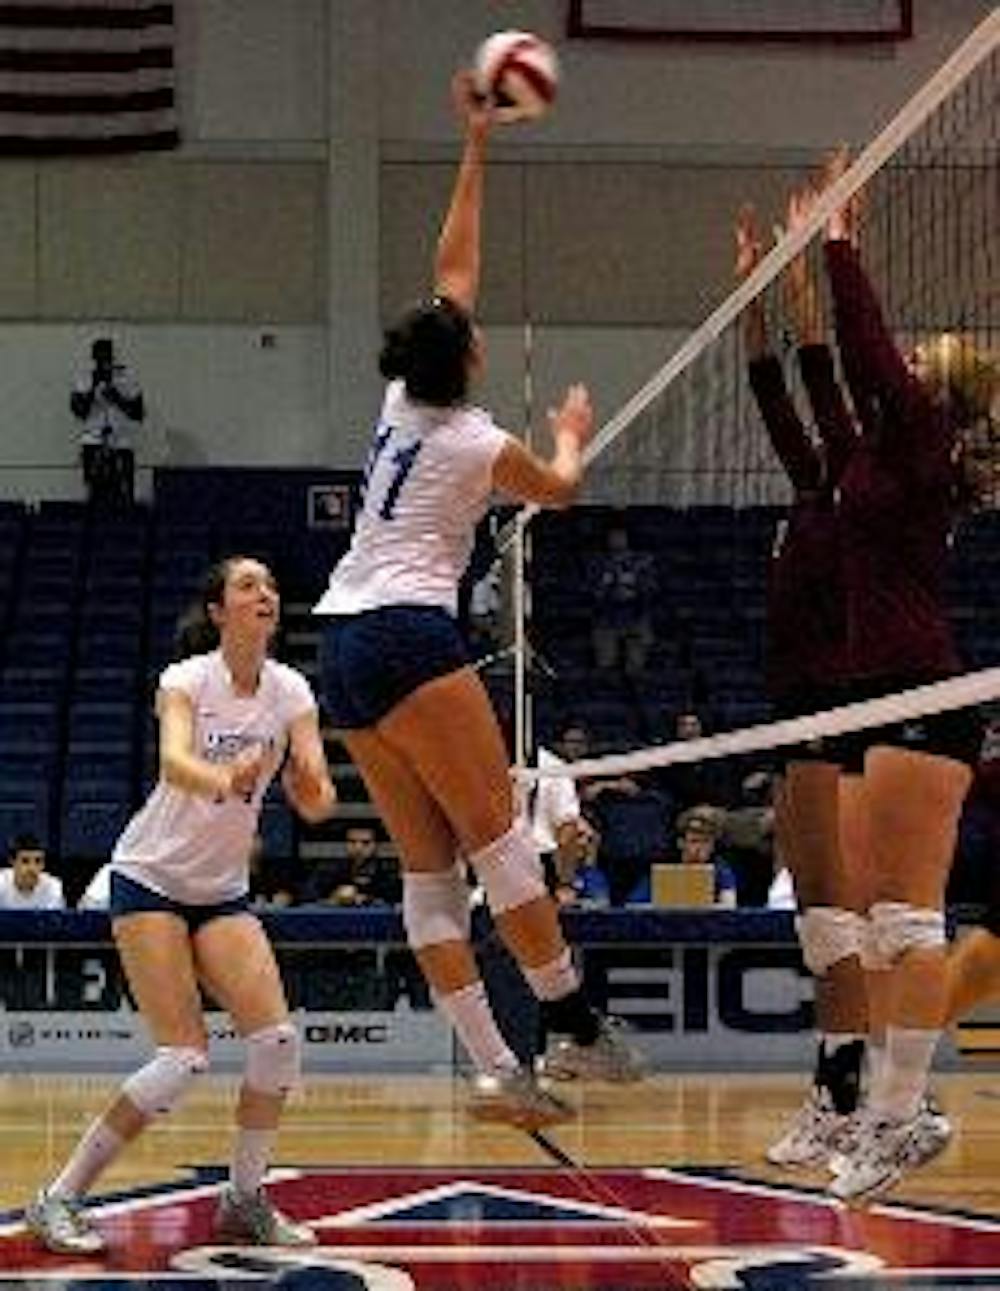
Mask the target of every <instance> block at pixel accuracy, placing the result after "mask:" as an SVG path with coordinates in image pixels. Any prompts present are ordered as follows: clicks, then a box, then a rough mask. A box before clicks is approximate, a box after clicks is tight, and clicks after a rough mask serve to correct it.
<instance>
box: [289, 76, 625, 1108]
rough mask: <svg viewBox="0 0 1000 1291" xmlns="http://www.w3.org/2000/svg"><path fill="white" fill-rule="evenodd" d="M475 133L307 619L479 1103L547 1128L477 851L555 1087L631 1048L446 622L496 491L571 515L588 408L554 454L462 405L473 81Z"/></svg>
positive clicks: (607, 1068) (472, 212) (485, 700)
mask: <svg viewBox="0 0 1000 1291" xmlns="http://www.w3.org/2000/svg"><path fill="white" fill-rule="evenodd" d="M453 89H454V98H455V103H456V108H457V111H458V114H459V116H460V119H461V120H462V121H463V123H464V130H465V144H464V150H463V155H462V160H461V165H460V167H459V170H458V175H457V178H456V181H455V185H454V189H453V192H452V197H451V202H450V205H449V208H448V211H447V214H446V216H445V220H444V224H443V227H442V229H441V233H440V236H439V240H438V244H437V252H436V258H435V278H434V293H433V295H432V296H431V297H430V298H429V299H427V300H426V301H424V302H423V303H421V304H419V305H417V306H416V307H415V308H413V309H411V310H410V311H409V312H408V313H407V314H405V315H404V316H403V318H402V319H401V320H400V321H399V322H398V323H397V324H396V325H395V326H394V327H393V328H391V329H390V330H389V332H388V333H387V335H386V339H385V345H384V348H383V351H382V355H381V360H380V367H381V371H382V373H383V375H384V376H386V377H387V378H388V379H389V386H388V388H387V391H386V395H385V401H384V404H383V407H382V412H381V415H380V417H379V420H378V423H377V426H376V429H375V438H374V442H373V445H372V448H371V452H370V454H369V458H368V462H367V465H366V468H365V496H364V505H363V508H362V510H361V513H360V515H359V517H358V521H357V525H356V528H355V532H354V535H353V539H352V542H351V547H350V550H349V551H348V553H347V554H346V555H345V556H344V558H343V559H342V560H341V561H340V563H339V564H338V565H337V566H336V568H335V569H334V570H333V573H332V575H331V577H330V583H329V587H328V589H327V591H326V592H325V594H324V595H323V597H322V598H321V600H320V601H319V603H318V604H317V606H316V609H315V612H316V613H317V614H319V615H323V616H326V617H327V623H326V627H325V629H324V634H323V641H322V645H321V661H322V678H323V687H324V691H325V700H326V704H327V707H328V710H329V714H330V718H331V720H332V722H333V724H334V725H335V726H336V727H338V728H340V730H341V732H342V735H343V739H344V741H345V744H346V746H347V749H348V752H349V753H350V755H351V757H352V759H353V760H354V762H355V764H356V765H357V767H358V768H359V770H360V771H361V774H362V776H363V778H364V780H365V783H366V785H367V787H368V791H369V793H370V794H371V797H372V799H373V800H374V802H375V805H376V807H377V808H378V810H379V813H380V815H381V816H382V819H383V820H384V821H385V822H386V825H387V827H388V829H389V831H390V833H391V834H392V836H393V838H394V839H395V841H396V843H397V845H398V847H399V852H400V857H401V863H402V867H403V918H404V922H405V925H406V931H407V937H408V939H409V943H410V945H411V947H412V948H413V950H414V952H415V954H416V956H417V959H418V961H419V963H420V966H421V968H422V970H423V972H424V974H425V975H426V977H427V979H428V982H429V983H430V985H431V988H432V991H433V993H434V997H435V1000H436V1002H437V1004H438V1007H439V1008H440V1009H441V1010H442V1012H443V1013H444V1014H445V1016H446V1017H447V1018H448V1020H449V1022H450V1023H451V1025H452V1026H453V1027H454V1029H455V1031H456V1032H457V1033H458V1035H459V1037H460V1038H461V1040H462V1042H463V1044H464V1045H465V1047H466V1049H467V1050H468V1052H469V1054H470V1056H471V1058H472V1060H473V1063H474V1064H475V1067H476V1069H477V1075H476V1077H475V1078H474V1080H473V1082H472V1103H471V1110H472V1112H473V1114H475V1115H479V1116H481V1117H484V1118H492V1119H497V1120H506V1121H509V1122H511V1123H514V1124H518V1125H528V1126H537V1125H541V1124H545V1123H547V1122H554V1121H557V1120H561V1119H564V1118H565V1117H566V1116H567V1115H569V1109H568V1107H567V1106H566V1104H565V1103H563V1102H562V1101H561V1100H559V1099H557V1098H555V1097H554V1096H553V1095H552V1094H551V1093H548V1092H547V1091H546V1090H545V1089H544V1088H542V1087H540V1086H539V1084H538V1083H537V1081H536V1079H535V1077H534V1075H533V1074H532V1072H530V1071H528V1070H524V1069H522V1068H521V1067H520V1066H519V1063H518V1060H517V1058H516V1057H515V1055H514V1054H513V1053H512V1051H511V1050H510V1048H509V1047H508V1045H507V1043H506V1042H505V1040H504V1038H503V1037H502V1035H501V1033H500V1031H499V1029H498V1028H497V1025H496V1022H495V1020H494V1018H493V1015H492V1012H491V1009H490V1006H489V1002H488V1000H487V996H486V992H485V988H484V985H483V982H482V980H481V979H480V976H479V972H478V969H477V966H476V960H475V957H474V954H473V951H472V949H471V946H470V942H469V930H470V925H469V890H468V884H467V881H466V875H465V862H466V861H468V863H469V865H471V867H472V869H473V870H474V872H475V875H476V878H477V880H478V882H479V884H480V885H481V886H482V888H483V890H484V892H485V893H486V897H487V901H488V903H489V906H490V909H491V911H492V914H493V917H494V919H495V921H496V924H497V927H498V930H499V932H500V934H501V936H502V937H503V939H504V941H505V943H506V945H507V946H508V948H509V949H510V950H511V952H512V954H513V955H514V957H515V958H516V959H517V961H518V963H519V965H520V967H521V969H522V972H523V973H524V976H525V978H526V980H527V982H528V984H529V986H530V987H531V990H532V991H533V993H534V994H535V996H536V997H537V998H538V1000H539V1001H540V1005H541V1012H542V1016H543V1022H544V1024H545V1027H546V1030H547V1032H548V1034H549V1042H548V1046H547V1049H546V1052H545V1054H544V1056H543V1059H542V1060H541V1062H540V1066H541V1067H542V1068H543V1069H544V1070H545V1072H546V1073H547V1074H548V1075H549V1076H551V1077H554V1078H565V1079H570V1078H573V1077H576V1076H594V1077H598V1078H605V1079H610V1080H631V1079H634V1078H635V1077H636V1076H637V1075H638V1074H639V1067H638V1062H637V1058H636V1056H635V1054H633V1053H632V1051H631V1050H630V1048H629V1047H628V1046H627V1045H626V1044H625V1043H624V1042H623V1040H622V1038H621V1036H620V1035H619V1034H617V1033H616V1032H615V1030H614V1029H613V1028H611V1027H610V1026H609V1025H608V1023H607V1022H606V1020H604V1019H602V1018H600V1017H599V1016H598V1015H597V1014H596V1013H595V1012H594V1011H593V1010H592V1009H591V1008H590V1007H589V1005H588V1004H587V1002H586V1000H585V998H584V996H583V993H582V991H581V989H580V982H579V979H578V977H577V973H576V969H575V968H574V966H573V963H572V959H571V956H570V951H569V949H568V947H567V945H566V943H565V941H564V939H563V936H562V933H561V930H560V927H559V921H558V916H557V911H556V907H555V904H554V902H553V901H552V899H551V897H550V896H549V894H548V892H547V890H546V888H545V883H544V880H543V876H542V869H541V865H540V863H539V858H538V854H537V851H536V848H535V845H534V843H533V841H532V837H531V833H530V829H529V828H528V826H527V823H526V822H523V821H520V820H517V819H515V814H514V807H513V797H512V787H511V779H510V773H509V765H508V756H507V752H506V749H505V747H504V742H503V738H502V736H501V732H500V728H499V726H498V723H497V720H496V717H495V715H494V712H493V709H492V707H491V704H490V701H489V697H488V695H487V693H486V691H485V689H484V687H483V684H482V682H481V681H480V679H479V677H478V676H477V674H476V673H475V672H474V671H473V670H472V668H471V667H469V665H468V660H467V657H466V652H465V648H464V645H463V643H462V639H461V637H460V635H459V631H458V628H457V625H456V622H455V613H456V608H457V594H458V583H459V580H460V578H461V576H462V572H463V570H464V568H465V565H466V562H467V560H468V557H469V554H470V551H471V548H472V540H473V532H474V529H475V526H476V523H477V521H478V520H479V519H480V518H481V516H482V515H483V514H484V512H485V509H486V507H487V504H488V500H489V497H490V494H491V492H492V491H493V490H494V489H500V490H502V491H503V492H505V493H508V494H510V495H512V496H513V497H515V498H518V499H520V500H524V501H529V502H534V503H538V504H539V505H541V506H547V507H565V506H567V505H568V504H569V503H570V502H572V500H573V499H574V497H575V496H576V494H577V491H578V489H579V487H580V482H581V479H582V476H583V464H582V451H583V448H584V445H585V444H586V442H587V440H588V439H589V437H590V434H591V430H592V421H593V417H592V412H591V406H590V400H589V398H588V395H587V392H586V390H585V389H584V388H583V387H582V386H573V387H571V388H570V390H569V392H568V393H567V395H566V397H565V399H564V400H563V403H562V404H561V406H560V407H559V408H558V409H556V410H555V411H553V412H551V413H550V414H549V421H550V425H551V430H552V435H553V438H554V441H555V446H554V452H553V455H552V458H551V460H550V461H544V460H542V459H540V458H538V457H536V456H535V455H534V454H532V453H531V452H529V451H528V450H527V449H526V448H525V447H523V446H522V444H521V443H519V441H518V440H516V439H514V438H512V437H511V436H510V435H508V434H505V433H504V432H503V431H502V430H500V429H499V428H498V427H497V426H496V425H495V424H494V422H493V420H492V418H491V417H490V416H489V414H488V413H486V412H484V411H482V410H480V409H478V408H475V407H473V406H471V405H470V404H469V403H468V401H467V396H468V388H469V384H470V381H471V380H472V378H474V377H475V376H476V375H478V374H479V372H480V371H481V369H482V366H483V358H484V345H483V338H482V334H481V333H480V331H479V329H478V328H477V327H476V325H475V324H474V322H473V319H472V310H473V307H474V305H475V301H476V296H477V292H478V285H479V274H480V221H481V207H482V197H483V170H484V160H485V150H486V142H487V137H488V135H489V132H490V128H491V125H492V116H491V112H490V110H489V109H488V108H487V107H485V106H484V105H483V104H482V103H481V102H480V101H479V100H478V99H477V98H476V96H475V94H474V92H473V89H472V81H471V77H470V76H469V75H468V74H465V73H462V74H459V76H458V77H457V78H456V80H455V83H454V87H453Z"/></svg>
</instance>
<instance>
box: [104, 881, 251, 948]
mask: <svg viewBox="0 0 1000 1291" xmlns="http://www.w3.org/2000/svg"><path fill="white" fill-rule="evenodd" d="M249 909H250V898H249V896H242V897H236V898H235V900H233V901H217V902H216V903H215V904H214V905H184V904H183V903H182V902H180V901H173V900H171V898H170V897H165V896H163V895H162V893H160V892H154V891H153V889H152V888H147V887H145V886H144V885H143V884H142V883H136V881H135V879H130V878H127V877H126V876H125V875H124V874H116V873H115V871H114V870H112V871H111V902H110V905H109V907H108V910H109V913H110V915H111V918H112V919H119V918H121V916H122V915H128V914H141V913H146V912H149V911H160V910H162V911H163V912H165V913H166V914H174V915H176V916H177V918H178V919H183V920H184V922H185V923H186V924H187V926H188V931H189V932H192V933H195V932H197V931H198V929H199V928H202V927H204V925H205V924H206V923H210V922H211V921H212V920H213V919H221V918H224V917H225V916H226V915H231V914H244V913H245V912H246V911H247V910H249Z"/></svg>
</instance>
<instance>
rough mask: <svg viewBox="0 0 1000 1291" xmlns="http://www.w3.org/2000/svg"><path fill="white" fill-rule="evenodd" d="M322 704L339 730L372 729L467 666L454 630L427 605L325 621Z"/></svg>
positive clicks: (439, 612) (450, 620) (321, 654)
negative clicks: (413, 697)
mask: <svg viewBox="0 0 1000 1291" xmlns="http://www.w3.org/2000/svg"><path fill="white" fill-rule="evenodd" d="M319 661H320V678H321V683H320V684H321V688H322V695H323V702H324V705H325V709H326V716H327V718H328V719H329V721H330V722H331V723H332V724H333V725H334V726H336V727H340V728H341V729H342V730H348V731H350V730H354V731H357V730H363V729H364V728H365V727H368V726H374V725H375V723H376V722H379V721H381V719H382V718H383V717H385V716H386V714H387V713H390V712H391V711H392V710H393V709H394V708H395V707H396V705H397V704H399V703H400V702H401V701H402V700H404V699H406V697H407V696H408V695H412V694H413V692H414V691H415V690H417V689H418V688H419V687H420V686H423V685H424V684H425V683H426V682H428V681H433V680H434V679H435V678H436V677H445V676H447V675H448V673H451V672H457V671H458V670H459V669H460V668H464V667H465V666H466V665H467V664H468V662H469V655H468V651H467V650H466V648H465V642H464V641H463V640H462V634H461V633H460V632H459V630H458V624H457V623H456V622H455V620H454V619H453V618H452V617H451V615H450V614H449V613H448V612H447V611H446V610H443V609H438V608H436V607H435V606H432V605H387V606H383V607H382V608H381V609H377V610H365V611H364V612H363V613H361V614H352V615H349V616H343V617H336V618H331V619H330V620H329V621H328V622H327V624H326V627H325V628H324V629H323V636H322V639H321V641H320V648H319Z"/></svg>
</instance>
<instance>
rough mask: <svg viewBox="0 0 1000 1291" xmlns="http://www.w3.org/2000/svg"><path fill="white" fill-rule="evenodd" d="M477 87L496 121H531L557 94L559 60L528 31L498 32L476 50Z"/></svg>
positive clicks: (550, 103) (547, 46) (541, 41)
mask: <svg viewBox="0 0 1000 1291" xmlns="http://www.w3.org/2000/svg"><path fill="white" fill-rule="evenodd" d="M475 71H476V86H477V88H478V90H479V92H480V93H481V94H482V95H484V96H485V97H486V98H488V99H489V100H490V101H491V102H492V103H493V104H494V105H495V107H496V115H497V119H498V120H499V121H503V122H505V123H506V122H513V121H533V120H535V119H536V118H537V117H540V116H542V115H543V114H544V113H545V112H546V111H548V109H549V107H551V105H552V101H553V100H554V99H555V97H556V86H557V85H558V83H559V60H558V59H557V58H556V52H555V50H554V49H553V48H552V46H551V45H550V44H548V43H547V42H546V41H544V40H541V39H540V38H539V37H538V36H534V35H532V34H531V32H530V31H498V32H496V33H495V34H494V35H492V36H490V37H489V38H488V39H486V40H484V41H483V43H482V44H481V45H480V46H479V49H478V50H477V51H476V62H475Z"/></svg>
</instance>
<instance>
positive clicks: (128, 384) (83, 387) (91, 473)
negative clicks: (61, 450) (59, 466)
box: [70, 336, 146, 510]
mask: <svg viewBox="0 0 1000 1291" xmlns="http://www.w3.org/2000/svg"><path fill="white" fill-rule="evenodd" d="M90 353H91V359H92V363H91V367H90V370H89V372H86V373H83V374H81V375H80V377H79V378H78V379H77V380H76V381H75V382H74V385H73V390H72V393H71V394H70V408H71V409H72V411H73V415H74V417H76V418H77V420H78V421H79V422H80V423H81V425H82V429H81V432H80V461H81V465H82V467H83V481H84V484H85V485H86V486H87V496H88V499H89V501H90V502H91V503H92V504H93V506H94V507H100V508H101V509H104V510H121V509H122V508H124V507H128V506H131V504H132V502H133V500H134V497H135V443H134V438H135V432H136V430H137V429H138V427H139V426H141V425H142V423H143V421H144V419H145V416H146V405H145V401H144V399H143V396H142V391H141V390H140V388H139V385H138V383H137V381H136V379H135V377H134V376H133V374H132V373H131V371H130V370H129V369H128V368H127V367H126V365H125V364H124V363H119V362H116V360H115V348H114V342H113V341H112V340H111V339H110V338H109V337H106V336H101V337H98V338H97V340H95V341H94V343H93V344H92V345H91V347H90Z"/></svg>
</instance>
